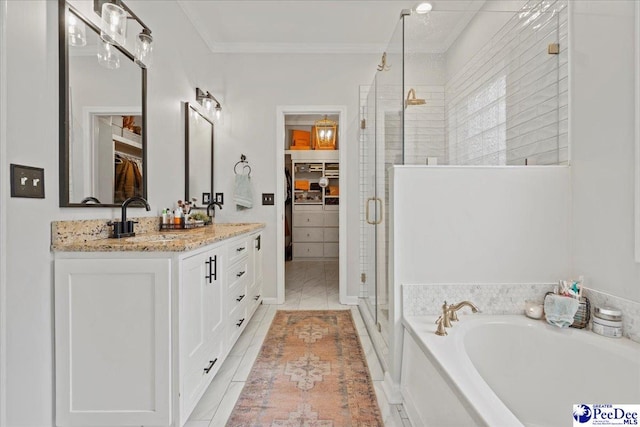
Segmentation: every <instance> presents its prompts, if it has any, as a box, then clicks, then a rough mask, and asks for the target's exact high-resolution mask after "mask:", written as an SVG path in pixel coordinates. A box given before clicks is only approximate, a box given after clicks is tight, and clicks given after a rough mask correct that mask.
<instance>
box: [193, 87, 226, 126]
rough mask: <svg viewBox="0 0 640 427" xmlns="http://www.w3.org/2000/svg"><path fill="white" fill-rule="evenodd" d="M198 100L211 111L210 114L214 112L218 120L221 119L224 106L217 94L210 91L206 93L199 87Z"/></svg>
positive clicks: (197, 90) (197, 91) (197, 89)
mask: <svg viewBox="0 0 640 427" xmlns="http://www.w3.org/2000/svg"><path fill="white" fill-rule="evenodd" d="M196 101H198V102H199V103H200V104H201V105H202V106H203V107H204V108H205V110H207V112H209V114H211V113H214V115H215V118H216V120H220V117H221V116H222V106H221V105H220V101H218V100H217V99H216V97H215V96H213V95H211V93H210V92H209V91H207V92H206V93H205V92H204V91H203V90H202V89H200V88H199V87H197V88H196Z"/></svg>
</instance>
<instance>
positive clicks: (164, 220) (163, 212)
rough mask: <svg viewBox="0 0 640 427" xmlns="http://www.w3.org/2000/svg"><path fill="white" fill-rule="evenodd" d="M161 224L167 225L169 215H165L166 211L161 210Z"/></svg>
mask: <svg viewBox="0 0 640 427" xmlns="http://www.w3.org/2000/svg"><path fill="white" fill-rule="evenodd" d="M162 223H163V224H168V223H169V214H168V213H167V210H166V209H163V210H162Z"/></svg>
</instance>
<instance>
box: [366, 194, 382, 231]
mask: <svg viewBox="0 0 640 427" xmlns="http://www.w3.org/2000/svg"><path fill="white" fill-rule="evenodd" d="M371 202H376V203H378V202H380V218H378V219H375V220H373V221H372V220H371V219H369V212H370V210H369V206H370V203H371ZM377 213H378V210H377V207H376V218H377V217H378V215H377ZM383 216H384V215H383V204H382V200H381V199H380V198H379V197H369V198H368V199H367V205H366V211H365V219H366V220H367V224H371V225H378V224H380V223H381V222H382V218H383Z"/></svg>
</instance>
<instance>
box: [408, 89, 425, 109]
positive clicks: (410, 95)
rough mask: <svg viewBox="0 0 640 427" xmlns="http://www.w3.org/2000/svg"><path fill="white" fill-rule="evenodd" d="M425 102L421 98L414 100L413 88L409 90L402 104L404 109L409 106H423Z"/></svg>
mask: <svg viewBox="0 0 640 427" xmlns="http://www.w3.org/2000/svg"><path fill="white" fill-rule="evenodd" d="M426 103H427V102H426V101H425V100H424V99H422V98H416V90H415V89H414V88H411V89H409V93H407V100H406V101H405V102H404V108H407V107H408V106H409V105H424V104H426Z"/></svg>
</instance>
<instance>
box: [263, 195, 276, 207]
mask: <svg viewBox="0 0 640 427" xmlns="http://www.w3.org/2000/svg"><path fill="white" fill-rule="evenodd" d="M274 196H275V195H274V194H273V193H262V204H263V205H273V204H274V203H275V201H274V199H275V197H274Z"/></svg>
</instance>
